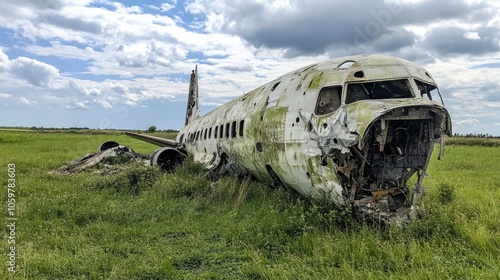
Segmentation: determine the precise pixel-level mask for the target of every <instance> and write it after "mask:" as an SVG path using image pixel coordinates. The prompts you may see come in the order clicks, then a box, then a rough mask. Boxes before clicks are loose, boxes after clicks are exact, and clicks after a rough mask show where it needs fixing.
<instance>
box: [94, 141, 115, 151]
mask: <svg viewBox="0 0 500 280" xmlns="http://www.w3.org/2000/svg"><path fill="white" fill-rule="evenodd" d="M118 146H120V144H118V142H115V141H107V142H104V143H102V144H101V146H99V149H98V152H102V151H106V150H107V149H111V148H114V147H118Z"/></svg>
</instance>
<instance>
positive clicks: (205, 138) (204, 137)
mask: <svg viewBox="0 0 500 280" xmlns="http://www.w3.org/2000/svg"><path fill="white" fill-rule="evenodd" d="M207 132H208V129H206V128H205V133H204V135H203V139H204V140H207Z"/></svg>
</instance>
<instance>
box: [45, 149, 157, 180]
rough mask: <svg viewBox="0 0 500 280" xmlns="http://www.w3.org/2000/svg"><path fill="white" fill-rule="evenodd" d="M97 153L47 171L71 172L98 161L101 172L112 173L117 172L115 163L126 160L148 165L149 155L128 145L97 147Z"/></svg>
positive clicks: (86, 167)
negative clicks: (101, 164) (135, 150)
mask: <svg viewBox="0 0 500 280" xmlns="http://www.w3.org/2000/svg"><path fill="white" fill-rule="evenodd" d="M99 150H100V151H99V152H97V153H90V154H87V155H85V156H84V157H83V158H81V159H78V160H75V161H72V162H71V163H70V164H68V165H64V166H61V167H59V168H57V169H55V170H52V171H51V172H49V173H52V174H53V173H59V174H72V173H78V172H81V171H84V170H86V169H89V168H92V167H94V166H96V165H98V164H100V163H103V167H104V171H103V174H113V173H116V172H118V168H117V167H116V166H115V165H116V164H123V163H127V162H140V163H144V164H145V165H150V162H149V155H143V154H139V153H136V152H134V150H132V149H131V148H130V147H127V146H122V145H117V146H114V147H111V148H107V149H102V148H100V149H99Z"/></svg>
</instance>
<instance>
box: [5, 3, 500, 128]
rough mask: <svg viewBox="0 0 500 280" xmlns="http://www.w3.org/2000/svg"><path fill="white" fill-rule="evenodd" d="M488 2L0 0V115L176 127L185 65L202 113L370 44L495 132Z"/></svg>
mask: <svg viewBox="0 0 500 280" xmlns="http://www.w3.org/2000/svg"><path fill="white" fill-rule="evenodd" d="M498 2H499V1H469V0H458V1H452V0H423V1H422V0H385V1H384V0H373V1H360V0H353V1H340V0H339V1H337V0H332V1H322V0H275V1H272V0H270V1H264V0H259V1H257V0H253V1H252V0H235V1H229V0H227V1H218V0H185V1H183V0H170V1H163V2H162V1H152V0H149V1H108V0H97V1H92V0H46V1H40V0H26V1H19V0H7V1H3V2H2V9H1V10H0V126H26V127H31V126H43V127H90V128H102V129H103V128H117V129H121V128H127V129H147V128H148V127H149V126H151V125H155V126H157V127H158V128H159V129H180V128H181V127H182V126H183V123H184V114H185V106H186V95H187V89H188V79H189V74H190V72H191V70H192V69H193V68H194V66H195V65H198V71H199V76H200V81H199V82H200V84H199V89H200V102H201V104H202V106H201V113H202V114H203V113H206V112H208V111H210V110H211V109H213V108H215V107H216V106H218V105H221V104H223V103H225V102H227V101H229V100H231V99H233V98H235V97H237V96H240V95H242V94H244V93H245V92H248V91H250V90H252V89H254V88H256V87H258V86H260V85H261V84H263V83H265V82H268V81H270V80H272V79H274V78H276V77H278V76H280V75H282V74H284V73H287V72H289V71H291V70H294V69H296V68H299V67H302V66H305V65H307V64H310V63H314V62H319V61H323V60H326V59H329V58H333V57H339V56H344V55H351V54H360V53H382V54H387V55H394V56H398V57H402V58H405V59H408V60H411V61H414V62H416V63H419V64H421V65H422V66H424V67H425V68H427V69H428V70H429V71H430V72H431V73H432V74H433V76H434V77H435V79H436V80H437V82H438V85H439V88H440V91H441V93H442V94H443V97H444V100H445V104H446V105H447V107H448V109H449V111H450V113H451V115H452V119H453V125H454V132H458V133H489V134H492V135H497V136H500V113H499V111H500V78H499V77H500V12H499V11H500V3H498ZM138 3H140V4H138Z"/></svg>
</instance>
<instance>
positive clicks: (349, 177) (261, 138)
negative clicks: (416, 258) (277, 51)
mask: <svg viewBox="0 0 500 280" xmlns="http://www.w3.org/2000/svg"><path fill="white" fill-rule="evenodd" d="M436 88H437V85H436V83H435V81H434V80H433V78H432V77H431V76H430V74H429V73H428V72H427V71H426V70H425V69H424V68H422V67H420V66H418V65H416V64H414V63H411V62H409V61H406V60H403V59H398V58H393V57H387V56H380V55H368V56H352V57H343V58H338V59H333V60H329V61H325V62H321V63H317V64H313V65H310V66H307V67H303V68H301V69H298V70H296V71H293V72H290V73H288V74H285V75H283V76H281V77H279V78H277V79H275V80H273V81H271V82H269V83H267V84H265V85H263V86H260V87H258V88H256V89H254V90H252V91H251V92H249V93H247V94H245V95H243V96H241V97H239V98H237V99H235V100H233V101H231V102H229V103H227V104H224V105H222V106H220V107H219V108H217V109H215V110H213V111H211V112H209V113H207V114H206V115H204V116H202V117H198V118H196V119H194V120H193V121H191V122H190V123H188V124H187V125H186V126H185V127H184V128H183V129H182V130H181V131H180V133H179V134H178V136H177V142H178V143H180V144H181V145H182V147H183V149H184V150H185V151H186V152H187V153H188V154H192V155H193V156H194V159H195V161H199V162H202V163H203V164H205V166H206V167H207V168H209V169H213V168H216V167H217V166H222V165H225V166H226V167H227V168H228V170H232V171H234V172H240V173H250V174H252V175H253V176H255V177H256V178H258V179H259V180H261V181H263V182H265V183H270V184H281V185H284V186H286V187H290V188H292V189H294V190H295V191H297V192H298V193H300V194H301V195H303V196H305V197H307V198H312V199H314V200H317V201H322V202H333V203H335V204H338V205H348V204H355V205H357V206H359V207H362V208H364V209H365V212H370V213H371V212H374V211H375V212H380V211H381V210H382V211H387V215H389V216H390V215H392V214H391V213H390V212H391V211H392V212H397V211H398V209H399V208H402V207H403V205H406V206H408V197H409V186H407V185H406V183H407V181H408V179H409V178H410V177H411V176H413V175H414V174H417V176H418V179H417V181H418V182H417V183H418V184H421V180H422V177H423V175H424V174H425V170H426V168H427V164H428V161H429V157H430V154H431V153H432V150H433V145H434V142H435V140H437V139H440V138H441V136H442V134H451V123H450V118H449V115H448V113H447V111H446V109H445V108H444V106H443V105H442V104H441V103H438V102H436V101H433V100H432V98H434V99H436V98H437V97H438V96H437V95H436V91H435V89H436ZM433 94H434V95H433ZM423 173H424V174H423ZM415 188H416V189H417V188H420V185H419V186H416V187H415Z"/></svg>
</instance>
